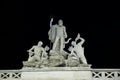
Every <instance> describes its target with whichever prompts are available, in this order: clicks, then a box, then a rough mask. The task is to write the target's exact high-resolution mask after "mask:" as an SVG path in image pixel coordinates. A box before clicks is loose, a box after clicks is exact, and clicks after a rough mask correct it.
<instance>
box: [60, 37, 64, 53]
mask: <svg viewBox="0 0 120 80" xmlns="http://www.w3.org/2000/svg"><path fill="white" fill-rule="evenodd" d="M63 44H64V43H63V37H61V38H60V52H62V51H63V47H64V46H63Z"/></svg>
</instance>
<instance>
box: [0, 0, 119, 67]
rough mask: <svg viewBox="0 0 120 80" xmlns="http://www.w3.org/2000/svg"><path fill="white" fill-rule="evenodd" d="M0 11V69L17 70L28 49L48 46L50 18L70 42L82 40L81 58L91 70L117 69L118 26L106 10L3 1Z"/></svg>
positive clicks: (107, 8) (58, 3) (26, 55)
mask: <svg viewBox="0 0 120 80" xmlns="http://www.w3.org/2000/svg"><path fill="white" fill-rule="evenodd" d="M0 11H1V13H2V14H1V15H0V17H1V18H0V19H1V22H0V40H1V41H0V46H1V48H0V50H1V51H0V69H21V68H22V66H23V64H22V61H25V60H27V58H28V53H27V50H28V49H30V48H31V47H32V46H33V45H36V44H37V43H38V41H43V43H44V45H43V46H46V45H49V44H50V41H49V40H48V30H49V28H50V27H49V22H50V18H51V17H53V18H54V22H53V24H56V23H57V21H58V20H59V19H62V20H63V22H64V25H65V26H66V31H67V35H68V37H71V38H73V39H72V40H74V39H75V38H76V36H77V34H78V33H80V34H81V37H83V38H84V39H85V40H86V42H85V43H84V45H83V46H84V47H85V56H86V58H87V61H88V63H89V64H92V68H120V56H119V54H120V30H119V28H118V27H119V26H120V25H119V21H118V19H117V17H116V15H117V14H116V12H114V13H115V14H112V13H111V12H112V10H111V8H110V7H109V6H103V5H101V4H98V3H96V4H86V3H81V2H78V3H77V2H76V3H73V2H71V3H70V2H67V3H65V2H59V1H58V2H56V3H55V2H40V1H31V0H29V1H23V0H20V1H19V0H17V1H16V2H13V1H11V2H5V1H4V2H3V5H1V7H0ZM113 15H114V16H113ZM66 46H67V47H68V46H69V44H68V45H66ZM67 47H66V49H65V50H67Z"/></svg>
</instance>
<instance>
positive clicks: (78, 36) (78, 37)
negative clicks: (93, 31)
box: [75, 33, 80, 42]
mask: <svg viewBox="0 0 120 80" xmlns="http://www.w3.org/2000/svg"><path fill="white" fill-rule="evenodd" d="M78 39H80V34H79V33H78V35H77V37H76V39H75V42H77V40H78Z"/></svg>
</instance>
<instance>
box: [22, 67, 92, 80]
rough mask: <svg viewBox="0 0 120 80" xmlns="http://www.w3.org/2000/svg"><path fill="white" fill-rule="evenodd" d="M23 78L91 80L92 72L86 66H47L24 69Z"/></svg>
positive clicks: (37, 79)
mask: <svg viewBox="0 0 120 80" xmlns="http://www.w3.org/2000/svg"><path fill="white" fill-rule="evenodd" d="M21 78H22V80H91V79H92V72H91V70H90V68H88V67H86V68H84V67H48V68H47V67H46V68H41V69H30V68H29V69H23V72H22V74H21Z"/></svg>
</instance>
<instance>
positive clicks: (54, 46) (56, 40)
mask: <svg viewBox="0 0 120 80" xmlns="http://www.w3.org/2000/svg"><path fill="white" fill-rule="evenodd" d="M58 40H59V37H56V39H55V42H54V43H53V48H52V50H55V48H56V45H57V42H58Z"/></svg>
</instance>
